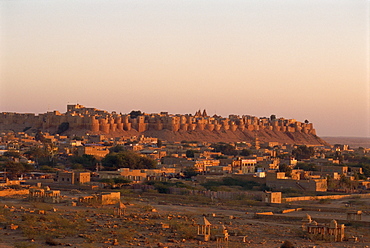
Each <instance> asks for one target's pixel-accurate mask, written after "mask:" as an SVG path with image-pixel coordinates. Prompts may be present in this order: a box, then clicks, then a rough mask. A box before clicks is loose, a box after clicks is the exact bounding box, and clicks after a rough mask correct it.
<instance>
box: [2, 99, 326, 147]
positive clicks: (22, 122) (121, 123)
mask: <svg viewBox="0 0 370 248" xmlns="http://www.w3.org/2000/svg"><path fill="white" fill-rule="evenodd" d="M0 129H1V130H0V131H9V130H11V131H15V132H27V131H28V132H36V131H37V130H41V131H48V132H50V133H63V134H69V133H73V134H76V133H77V134H79V135H85V134H87V133H88V134H105V135H108V136H109V135H110V136H112V137H114V136H124V135H132V134H145V135H148V136H151V137H158V138H163V139H166V140H169V141H181V140H198V141H208V142H217V141H234V142H236V141H252V140H254V139H255V137H257V136H258V138H259V139H260V140H261V141H264V142H268V141H277V142H281V143H296V144H299V143H301V144H312V145H320V144H325V142H324V141H323V140H321V139H320V138H319V137H317V136H316V130H315V129H314V128H313V124H312V123H309V122H308V121H305V122H299V121H296V120H294V119H285V118H275V116H271V117H269V118H268V117H262V118H259V117H255V116H250V115H243V116H239V115H229V117H227V118H225V117H221V116H218V115H213V116H209V115H208V114H207V113H206V111H205V110H204V111H203V112H201V111H200V110H199V111H197V112H196V113H195V114H194V115H192V114H185V115H183V114H169V113H167V112H161V113H154V114H147V113H141V112H140V113H138V114H137V115H133V114H131V115H130V114H118V113H116V112H112V113H109V112H107V111H104V110H99V109H96V108H87V107H84V106H83V105H80V104H73V105H67V112H66V113H60V112H59V111H53V112H47V113H44V114H38V115H36V114H31V113H12V112H3V113H0Z"/></svg>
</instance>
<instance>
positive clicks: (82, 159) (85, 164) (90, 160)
mask: <svg viewBox="0 0 370 248" xmlns="http://www.w3.org/2000/svg"><path fill="white" fill-rule="evenodd" d="M70 161H71V163H72V164H74V165H76V166H77V165H78V164H79V165H81V166H82V168H85V169H88V170H94V169H95V166H96V163H98V160H97V159H96V158H95V157H94V156H93V155H88V154H83V155H82V156H73V157H71V158H70ZM77 167H78V166H77Z"/></svg>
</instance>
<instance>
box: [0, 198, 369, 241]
mask: <svg viewBox="0 0 370 248" xmlns="http://www.w3.org/2000/svg"><path fill="white" fill-rule="evenodd" d="M368 200H369V199H368ZM122 201H123V202H124V203H126V206H127V209H126V214H125V216H122V217H119V216H116V215H114V206H103V207H91V206H90V207H87V206H66V205H65V204H62V203H60V204H51V205H52V206H50V205H49V204H44V203H33V202H28V201H26V200H25V199H23V198H11V199H6V198H2V199H0V208H1V209H0V247H1V248H3V247H4V248H6V247H29V248H32V247H49V246H50V245H49V244H47V243H46V241H47V239H48V238H49V239H51V240H52V241H55V243H56V244H58V245H57V246H58V247H102V248H108V247H148V248H150V247H217V245H219V247H230V248H234V247H235V248H238V247H261V248H262V247H266V248H271V247H280V246H281V245H282V243H283V242H284V241H285V240H288V241H290V242H292V243H293V244H294V245H295V247H302V248H303V247H311V248H313V247H316V248H318V247H343V248H344V247H370V228H369V227H361V226H356V227H350V226H349V227H346V231H347V233H348V235H356V236H358V237H359V242H358V243H353V242H348V241H346V242H341V243H328V242H324V241H319V240H314V241H312V240H309V239H306V238H304V237H303V236H302V232H301V231H300V230H301V228H300V227H301V222H300V221H297V220H295V221H293V220H289V219H282V220H279V221H278V220H274V219H268V218H263V219H256V218H254V213H255V212H266V211H272V212H276V213H277V212H279V211H280V209H277V208H276V207H273V206H248V205H245V206H244V205H239V206H236V205H227V204H225V203H219V204H213V205H200V204H199V205H197V204H194V202H192V203H189V202H188V201H187V200H186V199H185V198H184V199H181V196H180V197H179V196H171V195H157V196H155V197H153V196H152V195H151V196H150V197H149V196H148V197H146V196H145V195H142V196H140V197H138V196H135V195H129V196H127V197H123V198H122ZM302 204H308V205H310V206H314V205H315V203H302ZM343 204H345V201H343V200H342V201H341V202H340V201H338V202H335V201H333V202H331V203H330V204H328V206H330V207H333V206H336V207H342V205H343ZM4 205H7V206H8V208H4V207H3V206H4ZM368 205H370V201H369V204H368ZM320 206H322V204H321V205H320ZM12 207H13V208H12ZM53 208H54V209H53ZM353 208H356V209H359V208H360V207H359V206H354V207H353ZM363 208H364V209H365V210H366V208H367V206H363ZM153 209H155V210H153ZM38 210H44V211H45V214H39V213H38ZM54 210H55V212H54ZM277 210H279V211H277ZM306 213H308V214H310V215H311V216H312V218H313V219H315V218H324V217H325V218H328V219H334V218H336V219H338V222H339V223H340V220H341V219H345V216H344V214H343V213H330V212H316V211H309V212H305V211H297V212H291V213H287V214H283V215H282V216H284V215H285V216H295V217H303V216H305V214H306ZM278 215H279V214H278ZM203 216H206V218H207V219H208V221H209V222H210V223H211V224H212V226H211V234H212V237H214V235H216V234H221V232H222V228H223V226H224V227H226V228H227V230H228V232H229V234H230V239H229V242H228V244H227V245H228V246H226V244H223V246H221V244H218V243H217V242H216V241H214V240H213V238H212V240H211V241H209V242H202V241H201V237H198V236H197V233H196V230H197V225H196V223H198V222H199V221H200V220H201V219H202V218H203ZM368 218H369V216H364V220H368ZM32 221H33V222H32ZM54 222H55V223H54ZM9 224H15V225H18V226H19V228H18V229H16V230H10V229H9V228H7V227H8V226H9ZM162 224H165V225H168V228H167V227H165V226H163V225H162ZM115 240H116V241H117V242H115ZM243 240H244V242H243ZM49 241H50V240H49Z"/></svg>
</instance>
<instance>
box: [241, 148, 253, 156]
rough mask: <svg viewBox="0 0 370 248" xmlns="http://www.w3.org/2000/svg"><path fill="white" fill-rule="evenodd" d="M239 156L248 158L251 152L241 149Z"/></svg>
mask: <svg viewBox="0 0 370 248" xmlns="http://www.w3.org/2000/svg"><path fill="white" fill-rule="evenodd" d="M240 155H241V156H245V157H248V156H249V155H251V151H250V150H248V149H243V150H241V152H240Z"/></svg>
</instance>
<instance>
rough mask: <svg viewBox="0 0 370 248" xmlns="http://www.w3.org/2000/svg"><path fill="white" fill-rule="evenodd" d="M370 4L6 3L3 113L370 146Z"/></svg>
mask: <svg viewBox="0 0 370 248" xmlns="http://www.w3.org/2000/svg"><path fill="white" fill-rule="evenodd" d="M369 26H370V1H369V0H238V1H235V0H176V1H174V0H140V1H138V0H110V1H105V0H74V1H65V0H53V1H50V0H33V1H29V0H12V1H10V0H0V112H21V113H45V112H47V111H53V110H58V111H60V112H66V105H67V104H74V103H79V104H82V105H84V106H86V107H96V108H98V109H103V110H108V111H117V112H121V113H129V112H130V111H131V110H141V111H142V112H145V113H158V112H161V111H167V112H169V113H180V114H185V113H192V114H194V113H195V112H196V111H197V110H198V109H201V110H203V109H206V110H207V112H208V114H209V115H213V114H217V115H221V116H225V117H226V116H228V115H229V114H238V115H253V116H257V117H269V116H270V115H272V114H274V115H276V116H277V117H284V118H289V119H296V120H298V121H304V120H306V119H307V120H309V121H310V122H312V123H313V124H314V127H315V128H316V130H317V134H318V135H319V136H355V137H370V73H369V70H370V62H369V57H370V49H369V46H370V27H369Z"/></svg>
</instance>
